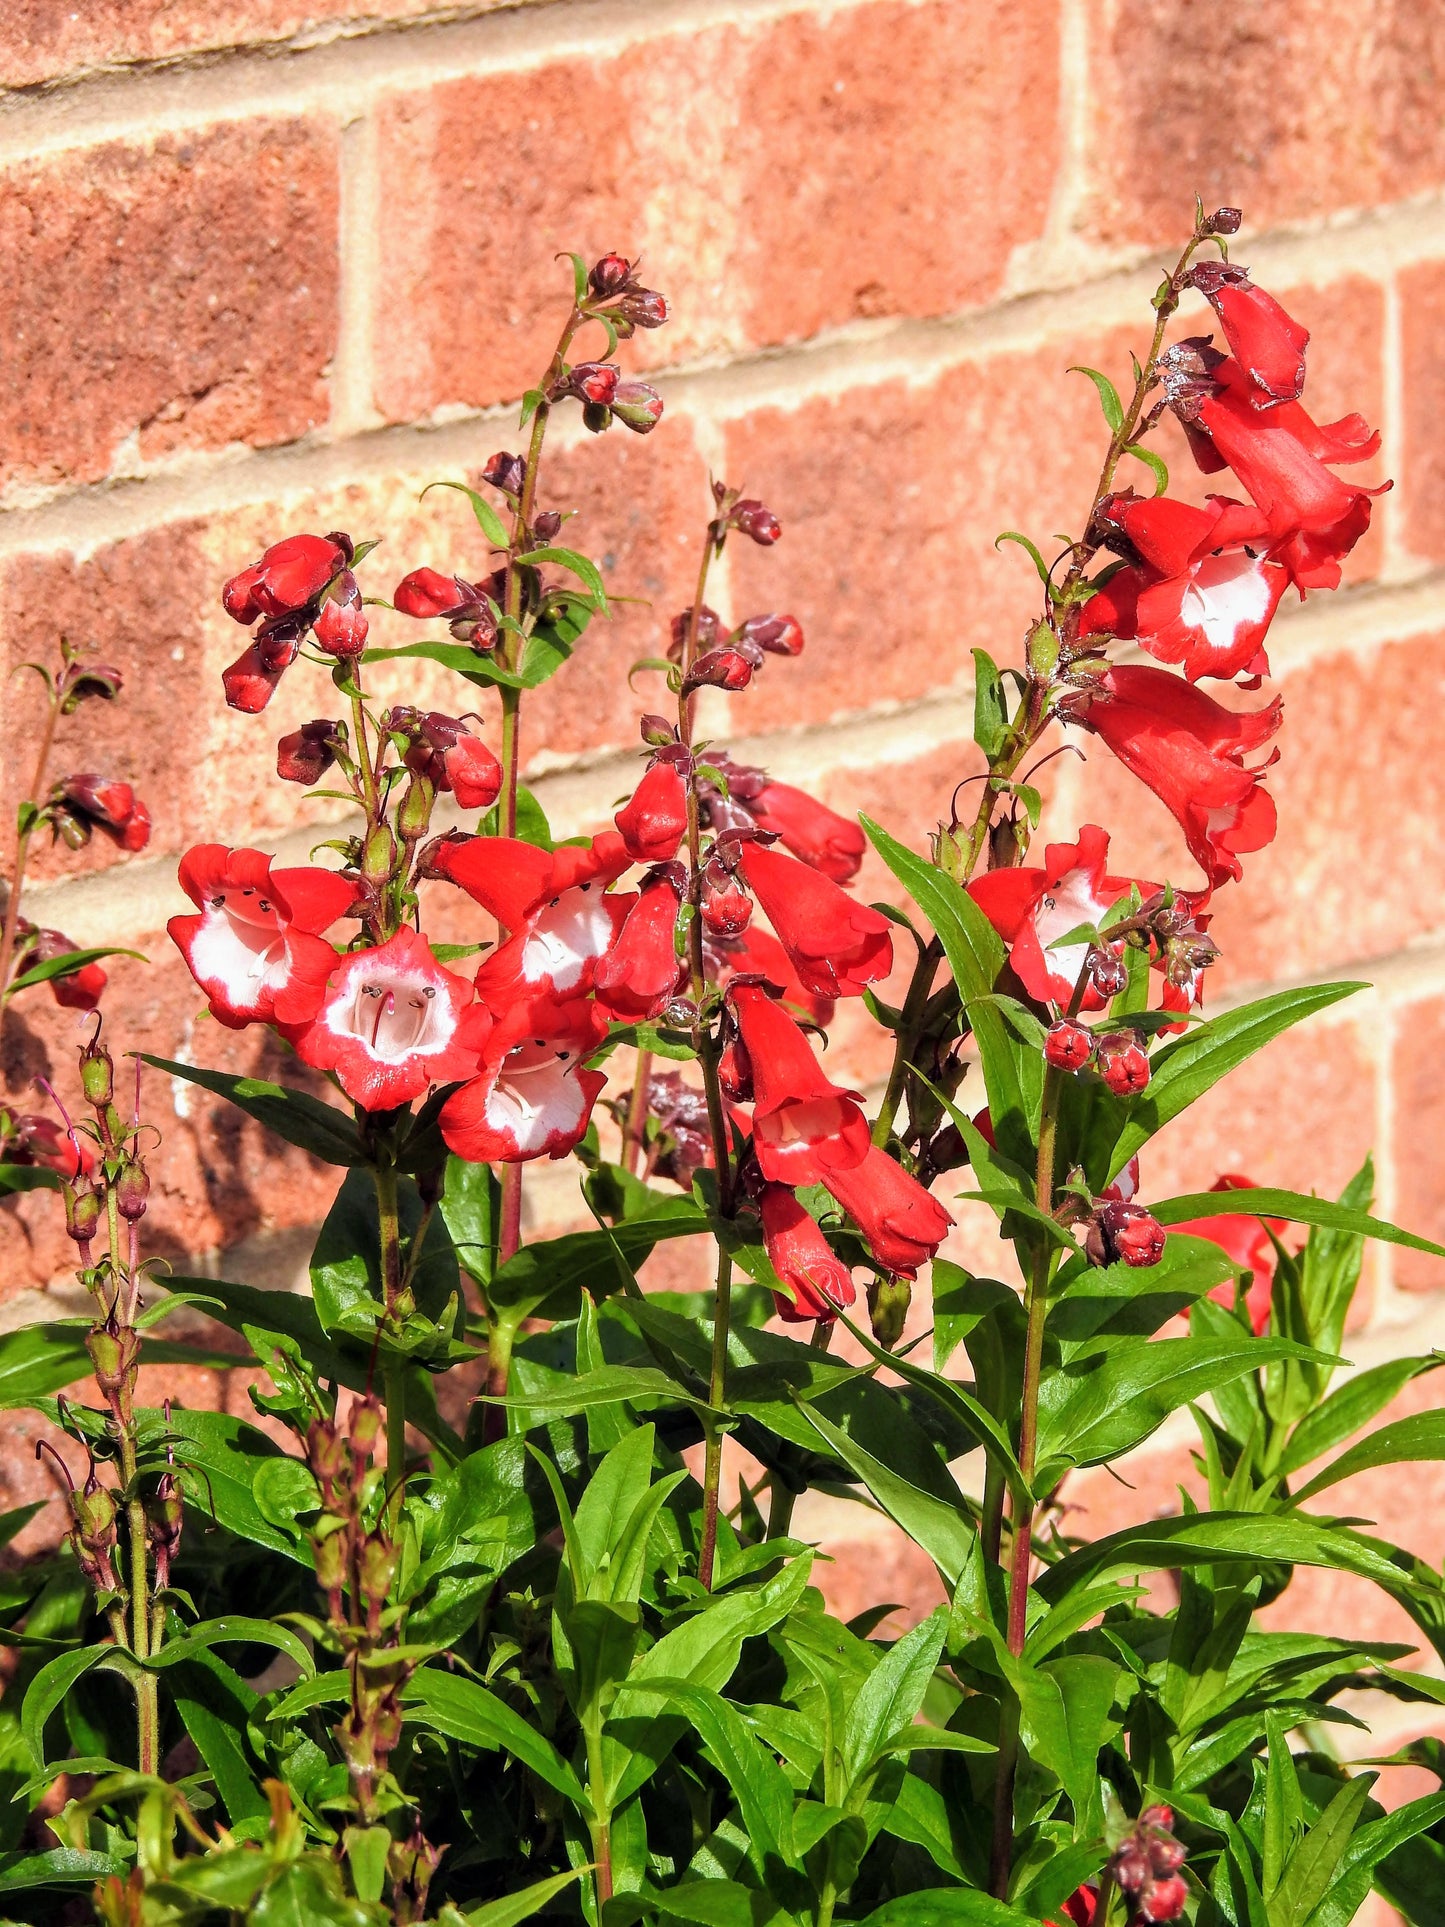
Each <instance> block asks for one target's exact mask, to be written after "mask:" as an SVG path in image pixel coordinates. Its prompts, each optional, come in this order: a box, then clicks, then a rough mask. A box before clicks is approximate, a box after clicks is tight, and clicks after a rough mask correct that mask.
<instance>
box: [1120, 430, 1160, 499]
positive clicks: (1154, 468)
mask: <svg viewBox="0 0 1445 1927" xmlns="http://www.w3.org/2000/svg"><path fill="white" fill-rule="evenodd" d="M1124 453H1125V454H1126V455H1132V456H1133V457H1134V460H1135V461H1136V462H1142V463H1143V464H1144V466H1145V468H1147V469H1149V470H1150V471H1151V473H1152V474H1153V477H1154V493H1155V494H1156V495H1162V494H1163V493H1164V491H1165V489H1167V488H1168V486H1169V470H1168V468H1167V467H1166V465H1165V463H1164V460H1163V457H1162V456H1159V455H1156V454H1155V453H1154V450H1153V449H1152V448H1145V447H1144V446H1143V445H1142V444H1141V443H1139V442H1130V443H1129V444H1128V446H1127V447H1126V448H1125V449H1124Z"/></svg>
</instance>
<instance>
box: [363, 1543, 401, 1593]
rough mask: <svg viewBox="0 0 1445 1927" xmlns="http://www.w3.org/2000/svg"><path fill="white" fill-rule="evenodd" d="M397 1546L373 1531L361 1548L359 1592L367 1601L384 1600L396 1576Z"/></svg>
mask: <svg viewBox="0 0 1445 1927" xmlns="http://www.w3.org/2000/svg"><path fill="white" fill-rule="evenodd" d="M396 1561H397V1548H396V1547H395V1546H393V1545H388V1544H387V1543H386V1541H385V1540H382V1539H378V1538H377V1536H376V1535H375V1533H373V1534H372V1535H371V1536H370V1537H369V1538H368V1539H367V1541H366V1543H365V1545H364V1546H363V1547H362V1548H361V1592H362V1597H363V1598H364V1599H366V1600H368V1601H381V1602H384V1601H385V1599H386V1595H387V1594H388V1593H389V1592H390V1591H391V1584H392V1581H393V1579H395V1577H396Z"/></svg>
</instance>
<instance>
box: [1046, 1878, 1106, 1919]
mask: <svg viewBox="0 0 1445 1927" xmlns="http://www.w3.org/2000/svg"><path fill="white" fill-rule="evenodd" d="M1098 1912H1099V1890H1098V1888H1097V1887H1088V1886H1085V1887H1076V1888H1075V1889H1074V1891H1073V1892H1072V1893H1071V1894H1070V1895H1069V1897H1068V1899H1067V1900H1066V1901H1065V1902H1064V1921H1067V1922H1069V1923H1070V1927H1094V1922H1095V1920H1096V1919H1097V1917H1098ZM1044 1927H1064V1923H1063V1921H1052V1920H1046V1921H1045V1922H1044Z"/></svg>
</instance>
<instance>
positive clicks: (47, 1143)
mask: <svg viewBox="0 0 1445 1927" xmlns="http://www.w3.org/2000/svg"><path fill="white" fill-rule="evenodd" d="M97 1161H98V1154H97V1152H96V1148H95V1146H94V1144H93V1143H92V1142H91V1140H90V1139H89V1138H88V1137H86V1136H84V1135H83V1133H81V1132H79V1131H75V1132H70V1131H64V1130H62V1129H61V1127H60V1126H59V1125H58V1124H57V1123H56V1122H55V1120H54V1118H49V1117H41V1116H39V1115H37V1114H36V1113H35V1112H33V1111H21V1112H18V1113H17V1112H12V1111H5V1110H0V1164H39V1165H43V1166H44V1167H45V1168H46V1169H47V1170H49V1171H58V1172H59V1173H60V1175H61V1177H63V1178H76V1177H79V1176H80V1175H81V1174H82V1173H86V1174H88V1173H90V1172H91V1171H93V1170H94V1169H95V1166H96V1163H97Z"/></svg>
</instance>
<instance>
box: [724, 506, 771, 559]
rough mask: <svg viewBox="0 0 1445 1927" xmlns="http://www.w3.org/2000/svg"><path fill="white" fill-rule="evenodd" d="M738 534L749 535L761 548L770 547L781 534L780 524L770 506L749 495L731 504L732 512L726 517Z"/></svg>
mask: <svg viewBox="0 0 1445 1927" xmlns="http://www.w3.org/2000/svg"><path fill="white" fill-rule="evenodd" d="M728 520H729V521H730V522H731V524H732V526H733V527H734V528H735V529H736V530H737V531H738V533H739V534H740V535H746V536H750V537H751V538H752V540H753V541H754V542H756V543H757V544H758V545H759V546H760V547H761V548H765V549H766V548H771V547H772V545H773V543H774V542H776V541H777V539H778V537H779V536H780V535H781V534H782V532H783V530H782V524H781V523H780V522H779V521H778V518H777V516H776V515H774V514H773V511H772V510H771V509H770V508H765V507H764V505H763V504H762V503H761V502H756V501H753V500H752V499H751V497H749V498H748V499H747V500H745V501H742V502H735V503H734V504H733V510H732V514H731V515H730V516H729V517H728Z"/></svg>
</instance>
